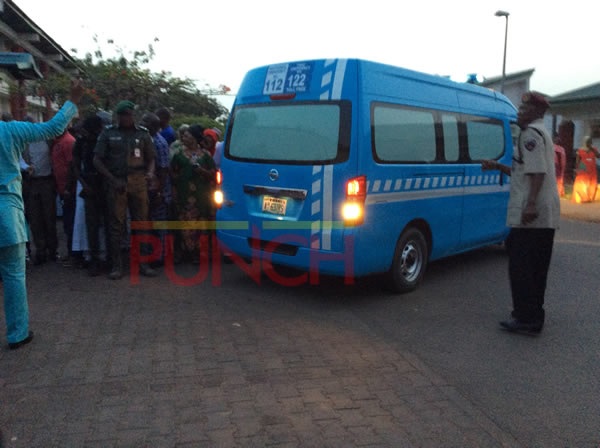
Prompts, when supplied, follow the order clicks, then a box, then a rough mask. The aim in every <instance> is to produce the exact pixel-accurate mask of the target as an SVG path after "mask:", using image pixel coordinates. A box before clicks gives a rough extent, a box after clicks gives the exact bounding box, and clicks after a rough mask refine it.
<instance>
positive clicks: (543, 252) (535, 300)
mask: <svg viewBox="0 0 600 448" xmlns="http://www.w3.org/2000/svg"><path fill="white" fill-rule="evenodd" d="M553 244H554V229H529V228H528V229H523V228H513V229H511V231H510V234H509V236H508V238H507V240H506V246H507V250H508V274H509V277H510V288H511V291H512V299H513V312H512V315H513V317H514V318H516V319H519V320H520V321H522V322H527V323H540V324H543V323H544V317H545V311H544V295H545V292H546V281H547V278H548V269H549V268H550V260H551V258H552V246H553Z"/></svg>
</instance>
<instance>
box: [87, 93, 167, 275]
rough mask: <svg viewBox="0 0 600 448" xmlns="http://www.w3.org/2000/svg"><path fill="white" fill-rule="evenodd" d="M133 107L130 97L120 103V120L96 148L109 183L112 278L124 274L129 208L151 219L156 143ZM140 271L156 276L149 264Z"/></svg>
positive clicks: (135, 215) (134, 218)
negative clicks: (137, 120) (138, 121)
mask: <svg viewBox="0 0 600 448" xmlns="http://www.w3.org/2000/svg"><path fill="white" fill-rule="evenodd" d="M134 109H135V104H134V103H132V102H131V101H121V102H120V103H118V104H117V106H116V109H115V112H116V114H117V124H116V125H112V126H108V127H106V128H105V129H104V130H103V131H102V133H101V134H100V136H99V137H98V142H97V143H96V148H95V149H94V166H95V167H96V169H97V170H98V172H99V173H100V174H101V175H102V176H103V177H104V179H105V185H106V199H107V203H108V209H109V234H110V242H109V248H110V256H111V260H112V269H111V272H110V274H109V278H110V279H112V280H118V279H120V278H121V277H122V276H123V260H122V256H121V241H122V239H123V232H124V230H125V223H126V222H125V220H126V218H127V210H129V214H130V217H131V220H132V221H147V220H148V188H147V182H148V181H149V180H151V179H152V178H153V177H154V154H155V151H154V144H153V143H152V138H151V137H150V134H149V133H148V131H147V130H146V129H145V128H143V127H141V126H137V125H136V124H135V120H134ZM140 273H141V274H142V275H145V276H147V277H154V276H156V271H155V270H153V269H152V268H150V266H148V265H147V264H142V265H140Z"/></svg>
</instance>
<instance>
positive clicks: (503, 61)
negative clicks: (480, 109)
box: [495, 11, 509, 93]
mask: <svg viewBox="0 0 600 448" xmlns="http://www.w3.org/2000/svg"><path fill="white" fill-rule="evenodd" d="M495 16H496V17H504V18H505V19H506V26H505V27H504V58H503V59H502V84H500V92H501V93H504V81H505V80H506V43H507V41H508V16H509V13H508V12H506V11H496V14H495Z"/></svg>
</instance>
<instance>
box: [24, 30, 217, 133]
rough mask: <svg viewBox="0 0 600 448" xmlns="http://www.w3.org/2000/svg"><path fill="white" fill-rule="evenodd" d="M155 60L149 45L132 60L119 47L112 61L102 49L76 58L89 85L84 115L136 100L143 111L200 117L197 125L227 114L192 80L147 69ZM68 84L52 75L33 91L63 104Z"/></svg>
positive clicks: (62, 77)
mask: <svg viewBox="0 0 600 448" xmlns="http://www.w3.org/2000/svg"><path fill="white" fill-rule="evenodd" d="M155 40H156V39H155ZM108 42H109V44H114V42H112V41H108ZM72 52H74V53H76V52H77V51H76V50H74V49H73V50H72ZM153 57H154V49H153V47H152V45H148V49H147V50H146V51H135V52H133V53H132V57H131V59H128V58H127V57H126V56H125V54H124V51H123V50H122V49H121V48H119V47H117V53H116V56H114V57H112V58H108V59H105V58H104V57H103V54H102V51H101V50H99V49H98V50H96V51H95V52H94V53H93V54H91V53H88V54H86V56H85V57H84V58H83V59H77V58H76V59H77V62H78V63H79V65H80V66H81V67H82V69H83V77H84V80H85V83H86V85H87V86H88V88H87V90H86V94H85V96H84V98H83V99H82V103H81V105H80V108H81V110H82V112H83V114H86V113H90V112H95V111H97V110H99V109H104V110H108V111H110V110H113V109H114V106H115V105H116V104H117V103H118V102H119V101H121V100H130V101H133V102H134V103H136V105H137V107H138V109H139V110H140V111H153V110H156V109H158V108H159V107H168V108H170V109H171V110H172V111H173V115H174V117H177V116H178V115H179V116H185V117H186V118H187V117H190V116H191V117H198V119H197V120H194V122H200V121H206V119H209V120H214V121H217V120H218V119H219V118H220V117H223V116H225V115H226V114H227V109H226V108H225V107H223V106H222V105H221V104H219V102H218V101H217V100H215V99H214V98H210V97H209V96H207V95H205V94H203V93H202V92H201V91H200V90H199V89H198V87H197V86H196V85H195V83H194V81H192V80H191V79H187V78H186V79H181V78H177V77H173V76H172V75H171V73H170V72H166V71H162V72H160V73H152V72H151V71H150V70H149V69H147V68H144V66H145V65H146V64H148V62H149V61H150V60H151V59H152V58H153ZM69 83H70V81H69V79H68V77H67V76H65V75H61V74H52V75H50V76H48V77H47V78H46V79H43V80H41V81H38V82H37V83H35V84H34V85H33V88H34V90H35V92H36V93H37V94H38V95H40V96H46V97H48V98H50V99H51V100H52V101H54V102H57V103H59V104H62V103H63V102H64V101H65V100H66V99H67V95H68V92H69ZM202 117H203V118H202Z"/></svg>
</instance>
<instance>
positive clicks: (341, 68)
mask: <svg viewBox="0 0 600 448" xmlns="http://www.w3.org/2000/svg"><path fill="white" fill-rule="evenodd" d="M346 62H347V60H346V59H338V61H337V66H336V68H335V77H334V78H333V89H332V91H331V99H332V100H339V99H340V98H341V97H342V87H343V85H344V77H345V76H346Z"/></svg>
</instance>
